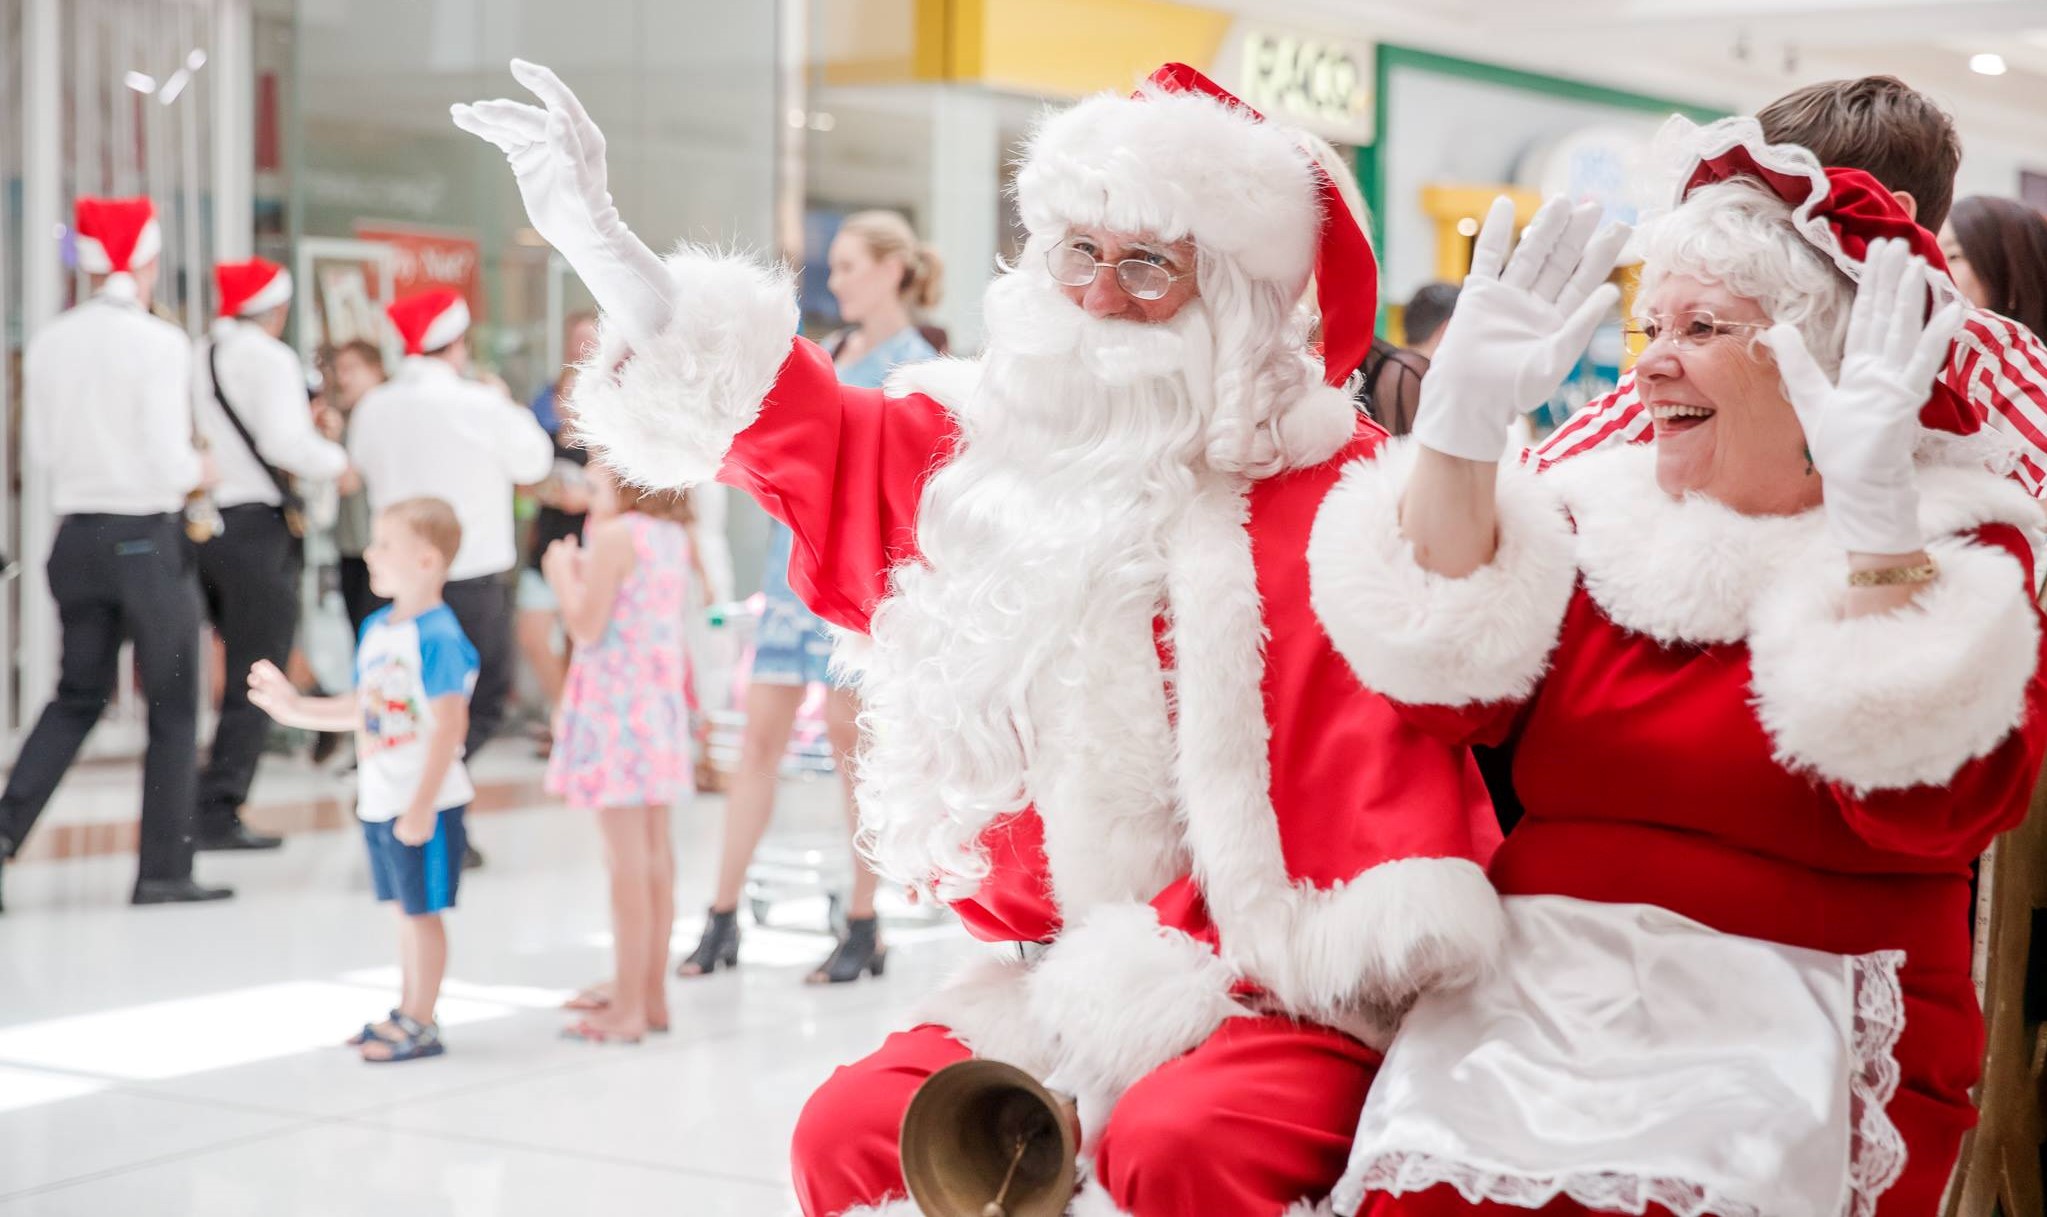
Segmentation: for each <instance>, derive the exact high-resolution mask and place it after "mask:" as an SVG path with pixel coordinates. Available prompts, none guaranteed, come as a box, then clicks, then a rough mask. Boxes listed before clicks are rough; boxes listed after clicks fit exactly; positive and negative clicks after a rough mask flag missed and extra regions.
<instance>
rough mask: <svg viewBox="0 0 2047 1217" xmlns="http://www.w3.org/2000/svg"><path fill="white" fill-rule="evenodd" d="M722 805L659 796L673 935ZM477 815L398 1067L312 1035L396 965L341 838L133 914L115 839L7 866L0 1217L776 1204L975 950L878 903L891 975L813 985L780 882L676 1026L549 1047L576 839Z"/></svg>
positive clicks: (823, 789) (703, 1211)
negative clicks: (889, 1042) (425, 1001)
mask: <svg viewBox="0 0 2047 1217" xmlns="http://www.w3.org/2000/svg"><path fill="white" fill-rule="evenodd" d="M486 759H488V758H486ZM836 799H837V787H836V785H835V784H829V783H823V782H818V783H800V784H795V785H792V786H791V787H789V788H788V789H787V790H786V791H785V797H784V799H783V807H782V808H781V818H780V821H779V822H778V825H777V829H776V832H775V833H774V834H773V835H771V837H770V843H771V844H776V843H779V844H781V845H782V846H784V847H785V848H786V847H788V846H790V845H792V843H793V844H802V843H806V842H818V843H826V842H829V841H830V840H831V837H832V833H833V831H834V825H836V824H837V823H839V822H840V821H839V811H838V808H837V806H836ZM721 811H722V808H721V807H720V805H719V803H718V800H716V799H714V798H705V799H700V800H699V801H698V802H697V803H696V805H695V806H693V807H690V808H686V809H684V810H681V811H679V812H678V813H677V817H676V827H677V836H678V839H679V840H680V841H681V842H682V904H683V907H684V909H685V910H686V911H685V915H684V918H683V920H682V921H681V922H680V923H679V924H678V926H677V929H676V944H677V948H678V950H682V949H687V948H688V946H690V945H691V944H693V943H694V942H695V940H696V935H697V930H698V928H699V927H700V925H701V923H702V912H701V910H702V908H703V906H704V905H705V904H706V903H707V901H708V896H709V889H710V880H711V873H712V868H713V866H714V864H715V857H714V856H713V853H712V851H713V850H714V849H715V847H716V839H717V837H716V833H717V823H718V817H719V815H720V814H721ZM473 834H474V838H475V839H476V840H477V841H478V843H479V844H480V845H481V846H482V847H483V848H484V849H485V851H486V852H487V853H488V855H489V857H490V865H489V867H488V868H487V869H486V870H484V871H482V872H478V873H475V874H472V875H471V876H470V877H468V878H467V879H465V880H464V884H463V889H462V902H461V908H460V909H459V910H458V912H457V913H456V914H455V915H454V916H453V919H452V920H451V922H450V928H449V933H450V938H451V941H452V954H453V959H452V962H451V966H450V972H451V974H452V980H451V982H450V984H449V986H448V994H447V997H446V999H445V1002H444V1007H443V1012H444V1013H443V1018H444V1022H445V1023H446V1025H447V1027H448V1043H449V1050H448V1054H447V1055H446V1056H444V1057H442V1058H440V1059H438V1060H433V1061H425V1062H419V1063H416V1064H408V1065H403V1066H396V1067H381V1066H368V1065H364V1064H362V1063H361V1062H360V1061H358V1060H356V1059H355V1057H354V1055H353V1054H352V1053H351V1052H349V1051H348V1050H346V1049H342V1048H339V1047H335V1046H334V1045H335V1044H336V1042H337V1041H339V1040H340V1039H341V1038H342V1037H343V1036H345V1035H347V1034H348V1033H349V1032H350V1031H351V1030H352V1029H353V1028H355V1027H356V1026H358V1025H359V1024H361V1023H362V1022H363V1021H364V1020H365V1019H368V1018H370V1017H372V1016H375V1015H379V1014H381V1013H382V1012H383V1010H384V1009H385V1008H386V1007H388V1006H389V1005H390V1004H391V1002H392V998H393V995H392V992H391V987H392V985H393V983H394V981H395V976H396V972H395V969H394V968H393V966H392V942H391V927H390V925H389V920H390V919H389V915H388V914H386V913H384V912H382V911H381V910H379V909H377V908H376V907H374V906H373V904H372V903H371V900H370V896H369V880H368V875H367V873H366V872H365V870H364V866H363V861H362V857H361V852H362V851H361V846H360V843H359V839H358V838H357V836H356V835H355V834H354V833H353V832H352V831H348V830H337V831H325V832H309V833H305V834H301V835H297V836H294V837H293V838H292V840H291V841H290V843H289V844H288V846H287V847H286V849H285V850H284V851H283V852H282V853H280V854H275V855H269V856H264V855H236V856H220V855H209V856H204V857H202V858H201V859H200V868H201V869H200V874H201V877H202V878H205V879H207V880H216V881H224V882H228V883H231V884H234V885H235V886H236V887H238V888H239V889H240V893H241V895H240V897H239V898H238V899H236V900H233V901H230V902H227V903H225V904H218V905H206V906H194V907H183V908H152V909H131V908H129V907H127V905H126V904H125V903H123V898H124V897H125V895H126V892H127V888H128V885H129V883H130V881H131V879H132V877H133V865H134V864H133V861H132V859H131V858H128V857H110V858H91V859H84V860H75V861H61V862H53V861H44V862H29V863H24V864H21V865H17V866H14V867H12V868H10V869H9V871H8V875H7V889H6V897H7V905H8V910H9V911H8V912H7V913H6V914H5V915H4V916H0V1215H4V1217H15V1215H17V1214H19V1215H20V1217H30V1215H34V1217H59V1215H62V1217H104V1215H107V1214H138V1215H146V1217H159V1215H161V1217H179V1215H183V1214H194V1215H199V1214H203V1215H205V1217H242V1215H247V1217H281V1215H286V1214H289V1215H291V1217H330V1215H331V1217H361V1215H364V1214H378V1215H379V1217H383V1215H390V1217H410V1215H412V1214H420V1215H426V1214H432V1215H435V1217H440V1215H451V1217H523V1215H526V1214H549V1215H554V1214H563V1213H573V1214H583V1213H601V1214H607V1215H610V1214H617V1215H633V1214H642V1213H645V1214H661V1215H663V1217H668V1215H673V1214H689V1215H691V1217H699V1215H701V1217H723V1215H726V1214H730V1215H733V1217H738V1215H740V1214H746V1215H748V1217H752V1215H754V1214H761V1213H780V1212H783V1211H785V1210H786V1209H787V1208H788V1205H789V1192H788V1182H787V1180H788V1167H787V1161H786V1153H787V1146H788V1133H789V1128H790V1126H791V1124H792V1123H793V1122H794V1120H795V1117H796V1113H797V1111H798V1109H799V1108H800V1106H801V1104H802V1102H803V1099H804V1097H805V1096H806V1095H807V1094H808V1093H809V1092H810V1090H811V1089H812V1088H813V1087H814V1086H815V1085H816V1084H817V1083H818V1082H820V1081H822V1080H823V1079H824V1078H825V1077H826V1075H828V1074H829V1073H830V1072H831V1070H832V1068H833V1067H834V1065H836V1064H838V1063H840V1062H842V1061H845V1060H849V1059H851V1058H853V1057H856V1056H858V1055H860V1054H862V1053H864V1052H866V1051H867V1050H868V1049H869V1048H871V1047H872V1046H873V1045H874V1044H875V1043H876V1042H877V1041H878V1040H879V1039H880V1038H881V1036H882V1035H884V1034H885V1033H886V1032H887V1031H889V1030H890V1029H892V1028H893V1027H895V1026H897V1025H899V1024H900V1022H901V1020H902V1019H903V1017H904V1016H905V1014H906V1013H907V1011H908V1010H909V1008H910V1007H911V1005H912V1004H913V1003H914V1002H915V1000H916V999H917V997H918V996H919V995H921V994H922V993H923V992H925V991H926V990H928V989H929V988H930V987H931V986H932V985H933V984H934V983H935V982H936V981H937V979H938V978H939V977H941V976H942V975H943V974H944V973H945V972H946V971H947V970H948V969H950V968H952V967H954V966H956V965H957V963H958V962H959V961H960V960H961V959H962V958H963V957H965V955H966V954H967V952H968V951H969V950H970V949H971V948H970V947H969V945H968V944H967V943H966V941H965V939H964V936H963V935H962V934H961V933H960V931H959V930H958V929H957V928H956V927H954V926H952V925H950V924H943V923H941V924H931V923H928V922H924V921H921V920H920V919H918V918H917V917H916V916H914V915H913V914H912V913H911V912H910V911H909V910H905V909H902V908H901V906H900V905H896V906H893V907H894V908H895V909H896V910H897V911H898V913H899V915H897V916H893V917H891V918H890V924H889V928H888V929H887V930H885V935H886V937H887V938H888V940H889V942H890V944H891V948H890V949H891V955H890V960H889V964H890V966H889V970H888V976H887V978H886V979H885V980H882V981H878V982H877V981H872V980H869V981H863V982H861V983H859V984H854V985H847V986H841V987H837V988H830V989H820V988H812V987H808V986H805V985H804V984H802V983H801V982H802V977H803V974H804V972H806V971H807V970H808V969H809V968H810V967H811V966H813V965H815V964H816V963H817V962H818V961H819V960H820V959H822V958H823V956H824V954H825V952H826V951H827V950H829V941H828V940H827V939H826V938H825V937H824V936H823V926H824V924H825V922H826V921H827V917H828V914H827V911H826V906H825V902H824V900H823V899H822V898H818V897H812V898H809V899H803V898H796V899H791V900H787V901H784V902H781V903H778V904H777V905H776V906H775V907H774V908H773V909H772V923H773V925H774V926H775V927H776V928H771V929H756V928H755V927H754V926H753V925H752V922H751V919H750V918H744V917H743V920H745V922H746V925H747V933H746V937H745V945H744V948H743V951H742V962H743V966H742V968H741V969H740V970H739V971H738V972H737V973H732V974H720V975H718V976H715V977H711V978H708V979H704V980H697V981H690V982H683V981H674V982H671V991H670V1000H671V1001H672V1002H673V1004H674V1025H675V1030H674V1033H673V1034H671V1035H669V1036H666V1037H656V1038H650V1039H649V1041H648V1042H646V1043H645V1044H642V1045H639V1046H632V1047H621V1046H612V1047H594V1046H589V1045H584V1044H577V1043H571V1042H567V1041H564V1040H561V1039H559V1038H558V1036H557V1032H558V1029H559V1027H560V1025H561V1023H562V1021H563V1016H562V1015H561V1014H560V1013H559V1012H558V1011H557V1010H556V1009H555V1007H556V1006H558V1005H559V1003H560V1002H561V1000H562V999H563V998H564V997H565V996H567V994H568V993H569V992H570V991H572V990H573V989H574V988H575V987H576V986H578V985H580V984H583V983H585V982H588V981H591V980H594V979H596V978H597V977H598V975H599V974H600V973H601V971H602V970H603V968H604V966H605V951H606V947H607V944H608V938H607V934H606V925H605V912H604V907H605V906H604V891H603V882H602V877H601V870H600V863H599V860H598V852H597V840H596V835H595V832H594V830H593V829H592V828H591V826H590V825H588V824H587V823H585V822H583V820H582V819H580V818H579V817H578V816H577V815H576V814H575V813H572V812H569V811H566V810H564V809H561V808H558V807H553V806H547V805H539V806H534V807H531V808H528V809H521V810H516V811H509V812H504V813H501V814H496V815H489V816H479V817H477V819H476V820H475V822H474V824H473ZM886 907H887V906H885V908H886Z"/></svg>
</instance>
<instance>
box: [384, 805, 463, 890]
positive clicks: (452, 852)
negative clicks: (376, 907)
mask: <svg viewBox="0 0 2047 1217" xmlns="http://www.w3.org/2000/svg"><path fill="white" fill-rule="evenodd" d="M464 810H466V809H465V808H461V807H451V808H449V809H448V810H446V811H444V812H442V813H441V814H440V817H439V819H438V820H437V822H436V823H435V824H434V835H433V839H432V840H430V841H428V842H427V843H426V844H425V845H407V844H405V843H404V842H403V841H400V840H399V839H398V836H397V833H396V829H397V827H398V821H396V820H379V821H375V822H365V823H364V824H363V826H362V836H363V841H364V843H366V844H367V845H368V846H369V848H370V881H371V882H372V883H374V884H375V885H376V888H377V899H379V900H396V901H397V902H398V906H399V907H400V908H402V909H404V910H405V915H406V916H408V917H423V916H425V915H426V914H428V913H438V912H440V911H441V910H442V909H451V908H454V907H455V889H456V888H458V887H460V886H461V885H462V855H463V854H464V853H465V852H467V850H468V848H469V833H468V830H467V829H465V828H464V827H463V826H462V813H463V811H464Z"/></svg>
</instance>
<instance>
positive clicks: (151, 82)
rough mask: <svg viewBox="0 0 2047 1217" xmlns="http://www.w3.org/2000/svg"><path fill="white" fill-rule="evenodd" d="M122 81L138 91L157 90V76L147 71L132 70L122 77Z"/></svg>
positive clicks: (152, 91)
mask: <svg viewBox="0 0 2047 1217" xmlns="http://www.w3.org/2000/svg"><path fill="white" fill-rule="evenodd" d="M121 83H122V84H125V85H127V86H128V87H129V88H131V89H133V90H135V91H136V92H137V93H154V92H156V77H154V76H151V75H150V74H149V73H147V72H130V73H128V74H127V75H126V76H123V77H121Z"/></svg>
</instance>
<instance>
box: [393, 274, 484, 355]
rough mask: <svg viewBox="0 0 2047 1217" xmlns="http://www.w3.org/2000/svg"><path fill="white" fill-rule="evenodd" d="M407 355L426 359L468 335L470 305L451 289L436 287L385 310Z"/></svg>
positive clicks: (411, 296) (459, 293)
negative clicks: (427, 354) (396, 329)
mask: <svg viewBox="0 0 2047 1217" xmlns="http://www.w3.org/2000/svg"><path fill="white" fill-rule="evenodd" d="M384 311H385V312H386V313H388V314H390V317H391V324H392V325H394V326H396V327H397V328H398V336H399V337H400V338H402V339H403V340H404V341H405V353H406V354H407V355H424V354H426V353H427V352H429V351H438V350H440V349H441V348H442V347H445V346H447V345H448V344H449V343H451V342H453V341H455V340H456V339H457V338H460V337H461V336H462V335H464V334H466V333H468V332H469V302H468V301H467V300H465V299H463V298H462V293H461V292H458V291H456V290H455V289H453V288H450V287H437V288H434V289H433V290H432V291H424V292H419V293H416V294H414V295H410V296H406V297H403V298H402V299H399V300H395V301H393V302H392V303H391V306H390V307H389V308H387V309H385V310H384Z"/></svg>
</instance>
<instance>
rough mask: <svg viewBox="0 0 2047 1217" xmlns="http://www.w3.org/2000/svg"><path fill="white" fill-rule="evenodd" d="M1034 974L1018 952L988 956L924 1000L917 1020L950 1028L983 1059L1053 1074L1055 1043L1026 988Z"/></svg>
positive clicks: (1040, 1074) (1033, 1072)
mask: <svg viewBox="0 0 2047 1217" xmlns="http://www.w3.org/2000/svg"><path fill="white" fill-rule="evenodd" d="M1030 972H1031V970H1030V965H1029V964H1026V963H1025V962H1024V961H1023V960H1021V959H1018V958H1016V956H1015V954H1014V952H1011V953H1008V954H1002V955H996V954H989V955H987V956H984V957H983V958H980V959H977V960H975V961H974V962H973V963H970V964H968V965H967V966H966V967H964V968H962V969H961V970H960V971H959V972H957V973H955V974H954V975H953V976H952V977H951V978H950V979H949V980H947V981H946V983H945V985H944V986H943V987H942V988H940V989H939V990H938V992H936V993H933V994H932V995H931V996H930V997H928V998H926V999H925V1000H924V1001H922V1002H920V1003H919V1004H918V1006H917V1009H916V1013H915V1014H914V1015H913V1021H915V1022H918V1023H937V1024H938V1025H940V1026H942V1027H944V1028H946V1029H947V1030H949V1031H951V1032H952V1034H953V1038H954V1039H957V1040H959V1042H961V1043H962V1044H965V1045H966V1046H967V1047H968V1048H970V1049H972V1050H973V1053H974V1055H975V1056H977V1057H979V1058H981V1059H982V1060H987V1061H1001V1062H1003V1063H1004V1064H1008V1065H1014V1066H1016V1067H1017V1068H1018V1069H1021V1070H1023V1071H1024V1072H1025V1073H1028V1074H1030V1075H1031V1076H1032V1077H1034V1078H1043V1077H1045V1076H1046V1075H1048V1074H1050V1073H1051V1072H1052V1065H1053V1063H1054V1062H1053V1055H1052V1045H1051V1038H1050V1036H1048V1035H1046V1034H1045V1033H1044V1032H1043V1031H1041V1030H1040V1029H1039V1027H1038V1024H1037V1023H1036V1021H1035V1020H1033V1019H1032V1017H1031V1012H1030V1010H1029V1009H1028V998H1027V995H1026V988H1025V986H1026V984H1027V982H1028V980H1029V977H1030Z"/></svg>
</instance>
